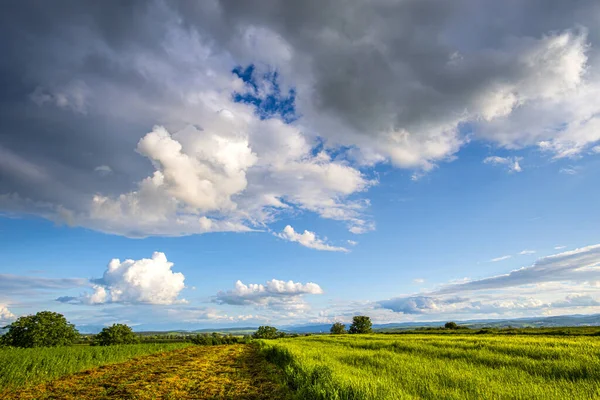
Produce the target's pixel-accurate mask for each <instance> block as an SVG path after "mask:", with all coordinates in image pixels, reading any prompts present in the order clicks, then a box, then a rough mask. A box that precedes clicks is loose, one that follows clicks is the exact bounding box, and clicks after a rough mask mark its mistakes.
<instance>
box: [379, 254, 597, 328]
mask: <svg viewBox="0 0 600 400" xmlns="http://www.w3.org/2000/svg"><path fill="white" fill-rule="evenodd" d="M599 279H600V245H593V246H587V247H582V248H579V249H576V250H573V251H567V252H563V253H559V254H556V255H552V256H547V257H542V258H540V259H538V260H537V261H536V262H535V263H534V264H533V265H531V266H529V267H524V268H521V269H518V270H514V271H511V272H509V273H507V274H504V275H498V276H493V277H489V278H483V279H478V280H472V281H466V282H462V283H451V284H447V285H443V286H441V287H440V288H439V289H437V290H434V291H432V292H428V293H421V294H416V295H409V296H400V297H396V298H392V299H388V300H382V301H378V302H376V305H377V306H378V307H381V308H384V309H388V310H391V311H393V312H397V313H402V314H409V315H421V314H423V315H438V317H443V316H444V315H445V316H448V315H460V314H470V315H471V316H474V315H478V316H482V317H483V316H485V315H486V314H494V315H507V314H508V315H514V316H519V315H521V316H522V315H531V314H530V313H531V312H532V311H541V310H543V311H544V312H546V311H551V310H552V309H553V308H561V309H565V310H567V309H572V310H571V311H572V312H581V311H580V310H582V309H583V308H585V307H587V309H586V311H588V312H597V311H598V309H594V307H598V306H600V303H598V302H597V300H596V299H595V298H593V297H592V294H593V293H595V291H596V288H595V286H594V285H595V282H596V281H598V280H599ZM561 296H563V297H561ZM565 312H569V311H565ZM528 313H529V314H528Z"/></svg>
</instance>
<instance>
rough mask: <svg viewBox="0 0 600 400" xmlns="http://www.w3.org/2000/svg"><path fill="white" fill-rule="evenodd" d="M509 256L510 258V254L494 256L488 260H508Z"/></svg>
mask: <svg viewBox="0 0 600 400" xmlns="http://www.w3.org/2000/svg"><path fill="white" fill-rule="evenodd" d="M509 258H512V256H511V255H506V256H501V257H496V258H492V259H491V260H490V262H498V261H503V260H508V259H509Z"/></svg>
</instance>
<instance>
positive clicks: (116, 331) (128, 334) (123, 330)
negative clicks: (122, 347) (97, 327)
mask: <svg viewBox="0 0 600 400" xmlns="http://www.w3.org/2000/svg"><path fill="white" fill-rule="evenodd" d="M137 342H138V337H137V335H136V334H135V333H133V331H132V330H131V328H130V327H129V326H127V325H125V324H113V325H112V326H107V327H106V328H103V329H102V330H101V331H100V333H99V334H97V335H96V343H97V344H99V345H100V346H110V345H113V344H132V343H137Z"/></svg>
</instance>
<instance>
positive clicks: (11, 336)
mask: <svg viewBox="0 0 600 400" xmlns="http://www.w3.org/2000/svg"><path fill="white" fill-rule="evenodd" d="M7 328H8V331H7V332H6V333H5V334H4V335H3V336H2V338H1V341H2V342H3V343H4V344H5V345H7V346H14V347H56V346H68V345H71V344H73V342H75V341H76V340H77V339H78V338H79V332H77V329H75V325H73V324H70V323H69V322H68V321H67V319H66V318H65V317H64V315H62V314H59V313H55V312H52V311H40V312H38V313H37V314H35V315H27V316H24V317H20V318H18V319H17V320H16V321H15V322H13V323H12V324H10V325H8V326H7Z"/></svg>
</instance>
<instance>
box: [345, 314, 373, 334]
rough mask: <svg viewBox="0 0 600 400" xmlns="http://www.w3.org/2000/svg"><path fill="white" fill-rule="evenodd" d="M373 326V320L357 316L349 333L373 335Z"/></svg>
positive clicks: (353, 319)
mask: <svg viewBox="0 0 600 400" xmlns="http://www.w3.org/2000/svg"><path fill="white" fill-rule="evenodd" d="M372 326H373V324H372V323H371V318H369V317H367V316H365V315H357V316H356V317H354V318H352V325H350V329H349V330H348V332H349V333H371V332H372V329H371V327H372Z"/></svg>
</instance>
